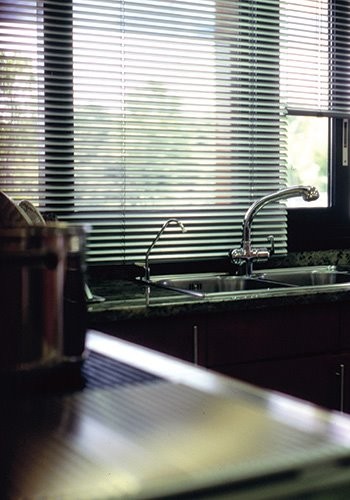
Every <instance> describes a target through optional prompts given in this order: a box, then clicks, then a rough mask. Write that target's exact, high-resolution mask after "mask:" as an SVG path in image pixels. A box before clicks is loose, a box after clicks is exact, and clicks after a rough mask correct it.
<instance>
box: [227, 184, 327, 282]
mask: <svg viewBox="0 0 350 500" xmlns="http://www.w3.org/2000/svg"><path fill="white" fill-rule="evenodd" d="M296 196H301V197H302V198H303V200H305V201H315V200H317V199H318V197H319V192H318V190H317V189H316V188H315V187H313V186H292V187H289V188H286V189H282V190H280V191H276V192H275V193H271V194H268V195H267V196H264V197H263V198H260V199H259V200H257V201H255V202H254V203H253V204H252V205H251V206H250V207H249V208H248V210H247V211H246V213H245V216H244V219H243V237H242V245H241V247H240V248H236V249H233V250H230V252H229V255H230V257H231V260H232V261H233V262H234V261H244V262H245V274H246V276H251V275H252V273H253V261H254V260H258V259H268V258H269V257H270V255H271V253H272V251H273V247H274V240H273V237H272V236H269V239H270V242H271V248H270V249H267V248H253V247H252V241H251V228H252V223H253V219H254V217H255V215H256V214H257V213H258V212H259V210H261V209H262V208H263V207H264V206H265V205H267V204H268V203H272V202H274V201H279V200H283V199H287V198H294V197H296Z"/></svg>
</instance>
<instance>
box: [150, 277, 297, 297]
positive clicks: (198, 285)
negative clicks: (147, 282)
mask: <svg viewBox="0 0 350 500" xmlns="http://www.w3.org/2000/svg"><path fill="white" fill-rule="evenodd" d="M157 283H158V284H161V285H162V286H163V287H176V288H178V289H183V290H191V291H192V292H202V293H204V294H210V293H221V292H240V291H245V290H266V289H270V288H281V287H288V286H290V285H288V284H286V285H284V284H283V283H277V282H275V283H273V282H272V283H270V282H268V281H267V280H261V279H255V278H247V277H244V276H230V275H208V276H195V275H193V276H187V277H172V278H169V279H164V280H160V281H158V282H157Z"/></svg>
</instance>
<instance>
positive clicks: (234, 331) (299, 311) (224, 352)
mask: <svg viewBox="0 0 350 500" xmlns="http://www.w3.org/2000/svg"><path fill="white" fill-rule="evenodd" d="M339 330H340V327H339V309H338V306H337V304H327V305H326V306H324V305H320V304H317V305H315V304H312V305H300V306H291V307H279V308H269V309H264V310H253V311H249V310H247V311H239V312H235V311H234V312H230V313H224V314H220V315H211V316H209V317H208V321H207V332H208V333H207V364H208V366H209V367H212V366H221V365H225V364H231V363H239V362H244V361H254V360H262V359H273V358H276V357H283V358H286V357H293V356H302V355H310V354H317V353H318V354H319V353H327V352H328V353H331V352H336V351H337V349H338V348H339V336H340V333H339Z"/></svg>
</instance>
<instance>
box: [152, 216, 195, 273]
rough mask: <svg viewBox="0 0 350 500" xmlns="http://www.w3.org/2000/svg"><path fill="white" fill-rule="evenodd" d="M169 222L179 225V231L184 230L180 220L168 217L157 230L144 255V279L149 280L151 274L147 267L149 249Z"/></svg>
mask: <svg viewBox="0 0 350 500" xmlns="http://www.w3.org/2000/svg"><path fill="white" fill-rule="evenodd" d="M170 224H176V225H177V226H179V227H180V229H181V231H182V232H183V233H184V232H186V229H185V226H184V225H183V224H182V222H180V221H179V220H178V219H168V220H167V221H166V222H165V223H164V224H163V225H162V227H161V228H160V230H159V232H158V233H157V235H156V237H155V238H154V240H153V241H152V243H151V244H150V246H149V248H148V249H147V252H146V255H145V280H147V281H149V280H150V276H151V271H150V267H149V256H150V253H151V251H152V250H153V248H154V246H155V245H156V243H157V241H158V240H159V238H160V237H161V236H162V234H163V233H164V231H165V229H166V228H167V227H168V226H169V225H170Z"/></svg>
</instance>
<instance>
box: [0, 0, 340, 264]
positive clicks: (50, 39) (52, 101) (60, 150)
mask: <svg viewBox="0 0 350 500" xmlns="http://www.w3.org/2000/svg"><path fill="white" fill-rule="evenodd" d="M343 3H344V2H338V4H339V5H337V6H335V5H333V2H328V1H326V0H317V1H313V2H307V4H308V6H307V9H308V10H307V12H308V15H309V17H306V18H305V2H283V1H281V2H277V1H276V0H264V1H256V0H248V1H246V2H238V1H233V0H176V1H174V0H152V1H151V0H133V1H131V0H123V1H121V0H105V1H104V2H97V1H93V0H79V1H77V0H62V1H60V2H58V1H55V0H45V1H42V0H22V1H16V0H7V1H6V2H1V3H0V19H1V21H0V30H1V32H2V34H3V35H5V36H4V37H3V38H2V42H1V43H2V48H1V57H2V67H3V68H4V71H3V72H2V82H1V85H0V91H1V100H2V108H3V110H4V113H3V119H2V134H1V137H2V139H1V140H2V144H3V148H2V153H1V156H0V162H1V163H0V169H1V170H0V175H1V177H0V183H1V189H3V190H5V191H6V192H7V193H8V194H9V195H10V196H13V197H14V198H15V199H16V200H20V199H22V198H24V197H28V198H29V199H31V200H32V201H33V202H34V203H36V204H37V205H39V208H40V209H41V210H43V211H53V212H55V213H56V214H57V216H58V217H59V218H61V219H63V220H67V221H70V222H74V223H83V222H89V223H90V224H91V225H92V232H91V234H90V236H89V244H88V250H89V261H90V262H91V263H92V262H111V261H113V262H134V261H138V260H140V259H142V258H143V256H144V253H145V250H146V248H147V247H148V246H149V244H150V242H151V241H152V239H153V238H154V236H155V234H156V232H157V231H158V230H159V229H160V227H161V225H162V224H163V223H164V222H165V220H166V219H168V218H171V217H177V218H179V219H180V220H181V221H182V222H183V223H184V224H185V226H186V228H187V232H186V233H184V234H181V233H179V232H178V231H176V229H169V230H168V231H167V235H166V237H164V238H162V239H161V241H160V242H159V245H158V246H157V248H156V250H155V252H154V258H158V259H165V260H168V259H175V258H176V259H177V260H178V259H207V258H215V257H222V256H225V255H227V252H228V250H229V249H230V248H233V247H234V246H238V245H239V244H240V239H241V223H242V219H243V216H244V213H245V211H246V209H247V208H248V206H249V205H250V204H251V203H252V202H253V201H255V200H256V199H258V198H260V197H261V196H264V195H266V194H269V193H271V192H272V191H276V190H278V189H281V188H282V187H284V186H285V185H286V183H287V182H288V175H289V173H290V172H288V170H287V163H288V162H287V156H286V150H287V120H290V121H291V120H294V121H296V120H297V118H291V117H292V116H293V117H295V116H297V114H299V115H301V116H304V115H305V116H309V115H310V113H311V115H312V114H313V113H314V114H315V115H319V114H320V113H323V114H324V115H325V116H326V117H327V118H326V120H328V117H329V116H333V114H334V113H339V112H342V111H343V109H344V106H345V107H346V106H347V96H345V97H344V92H345V91H343V88H344V85H343V77H340V79H339V68H342V67H343V65H342V63H341V58H342V57H343V56H342V54H343V50H345V49H346V47H344V45H345V46H346V40H347V38H345V39H344V38H343V31H344V30H345V28H346V26H345V24H344V23H345V21H344V16H343V14H344V9H345V7H343ZM301 6H303V7H301ZM314 6H317V12H315V9H314ZM291 19H292V22H293V30H292V32H291V29H290V26H291ZM310 19H315V23H314V24H312V23H310ZM340 19H342V21H340ZM297 27H298V28H297ZM334 33H337V35H334ZM305 34H306V35H307V36H308V37H309V40H310V54H309V56H310V58H311V59H305V54H304V52H303V54H302V57H301V58H300V41H296V40H295V37H297V38H298V40H300V38H301V39H302V40H304V37H305ZM337 36H339V37H338V38H337ZM298 44H299V45H298ZM330 45H331V46H332V51H330V50H329V47H330ZM319 47H321V48H322V51H321V52H320V51H319V50H318V49H319ZM323 49H324V50H323ZM293 51H294V52H293ZM315 51H316V52H317V53H318V54H320V53H321V56H320V57H317V54H316V52H315ZM292 54H294V56H295V57H294V59H293V57H292ZM292 61H294V62H293V64H292V63H291V62H292ZM295 61H298V62H299V63H300V64H301V65H302V66H304V67H305V65H306V66H307V67H309V66H310V67H311V66H312V67H313V69H312V70H311V73H309V74H308V76H307V77H306V81H307V87H308V85H310V84H311V83H313V82H314V75H315V71H316V72H318V73H317V75H318V76H320V78H319V79H318V80H319V82H318V84H317V89H318V90H317V92H318V94H317V99H314V101H312V102H311V101H310V95H312V96H315V95H316V94H315V92H314V89H313V87H312V88H311V87H308V91H307V93H306V94H305V93H304V94H303V93H300V89H301V88H304V87H305V82H304V83H303V84H302V85H301V84H300V82H299V78H300V74H301V73H300V65H299V66H298V64H297V63H296V62H295ZM305 61H306V62H305ZM310 61H311V63H312V64H311V63H310ZM315 61H317V64H318V66H316V69H315V67H314V66H313V63H314V62H315ZM321 69H322V73H319V71H320V70H321ZM304 73H307V72H305V71H304ZM340 73H341V71H340ZM315 81H316V80H315ZM320 82H321V84H320ZM301 94H302V95H301ZM305 96H306V98H305ZM339 102H340V103H341V106H338V104H339ZM337 103H338V104H337ZM340 108H341V109H340ZM332 113H333V114H332ZM312 119H313V117H312ZM315 119H317V118H315ZM310 120H311V118H310ZM309 128H310V130H312V129H313V126H312V125H311V126H310V127H309ZM322 172H324V167H323V170H322ZM303 175H304V173H303ZM322 175H323V180H325V181H327V180H328V176H327V175H325V174H324V173H323V174H322ZM321 177H322V176H321V174H320V175H319V178H321ZM301 179H304V177H301ZM327 189H328V185H327V182H326V187H324V190H325V193H326V192H327ZM326 203H327V204H328V199H327V201H326ZM271 233H272V234H274V235H275V239H276V248H277V252H284V251H286V248H287V212H286V208H285V206H284V205H283V204H281V203H277V204H275V205H268V206H267V207H265V208H264V209H263V210H262V211H261V213H260V214H259V216H258V217H257V218H256V220H255V222H254V226H253V238H254V244H257V245H266V237H267V236H268V235H269V234H271Z"/></svg>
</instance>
